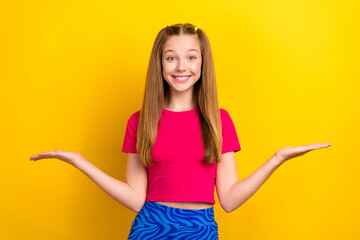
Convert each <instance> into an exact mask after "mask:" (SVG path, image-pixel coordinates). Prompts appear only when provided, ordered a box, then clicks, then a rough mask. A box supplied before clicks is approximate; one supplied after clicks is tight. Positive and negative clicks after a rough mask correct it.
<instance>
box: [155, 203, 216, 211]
mask: <svg viewBox="0 0 360 240" xmlns="http://www.w3.org/2000/svg"><path fill="white" fill-rule="evenodd" d="M157 203H159V204H162V205H165V206H168V207H173V208H183V209H193V210H195V209H206V208H211V207H212V206H213V204H211V203H207V202H157Z"/></svg>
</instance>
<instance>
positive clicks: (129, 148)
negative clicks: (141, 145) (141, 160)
mask: <svg viewBox="0 0 360 240" xmlns="http://www.w3.org/2000/svg"><path fill="white" fill-rule="evenodd" d="M138 122H139V111H138V112H135V113H133V114H132V115H131V116H130V118H129V119H128V122H127V125H126V130H125V137H124V142H123V146H122V152H125V153H137V151H136V140H137V127H138Z"/></svg>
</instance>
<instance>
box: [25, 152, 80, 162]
mask: <svg viewBox="0 0 360 240" xmlns="http://www.w3.org/2000/svg"><path fill="white" fill-rule="evenodd" d="M46 158H57V159H59V160H62V161H64V162H67V163H69V164H71V165H74V164H75V163H77V162H78V161H81V160H84V157H83V156H81V154H80V153H77V152H65V151H61V150H54V151H49V152H42V153H39V154H35V155H33V156H31V157H30V161H36V160H40V159H46Z"/></svg>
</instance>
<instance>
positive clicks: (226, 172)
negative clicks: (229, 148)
mask: <svg viewBox="0 0 360 240" xmlns="http://www.w3.org/2000/svg"><path fill="white" fill-rule="evenodd" d="M329 146H331V144H330V143H313V144H305V145H301V146H297V147H292V146H288V147H282V148H281V149H279V150H278V151H277V152H276V153H275V154H274V155H273V156H272V157H271V158H270V159H269V160H267V161H266V162H265V163H264V164H263V165H262V166H261V167H260V168H258V169H257V170H256V171H255V172H254V173H252V174H251V175H250V176H248V177H247V178H245V179H243V180H241V181H239V180H238V177H237V168H236V161H235V154H234V152H228V153H225V154H222V155H221V163H217V168H216V171H217V173H216V189H217V193H218V196H219V201H220V204H221V206H222V207H223V208H224V210H225V211H226V212H228V213H229V212H232V211H234V210H235V209H237V208H238V207H240V206H241V205H242V204H244V203H245V202H246V201H247V200H248V199H249V198H250V197H251V196H252V195H254V193H255V192H256V191H257V190H258V189H259V188H260V187H261V186H262V185H263V184H264V183H265V181H266V180H267V179H268V178H269V177H270V175H271V174H272V173H273V172H274V171H275V170H276V169H277V168H278V167H279V166H280V165H281V164H283V163H284V162H286V161H288V160H289V159H292V158H295V157H299V156H302V155H304V154H305V153H307V152H310V151H312V150H315V149H321V148H327V147H329Z"/></svg>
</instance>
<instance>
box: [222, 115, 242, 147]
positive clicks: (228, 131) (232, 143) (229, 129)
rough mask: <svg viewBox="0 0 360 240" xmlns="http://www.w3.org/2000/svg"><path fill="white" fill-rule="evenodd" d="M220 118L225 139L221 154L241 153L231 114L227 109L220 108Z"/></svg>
mask: <svg viewBox="0 0 360 240" xmlns="http://www.w3.org/2000/svg"><path fill="white" fill-rule="evenodd" d="M220 116H221V125H222V137H223V144H222V150H221V154H223V153H227V152H237V151H240V150H241V147H240V143H239V139H238V136H237V133H236V129H235V125H234V123H233V121H232V119H231V117H230V114H229V113H228V112H227V111H226V110H225V109H222V108H220Z"/></svg>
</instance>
